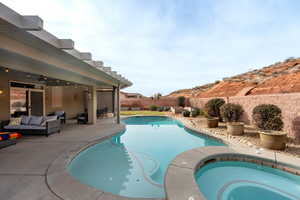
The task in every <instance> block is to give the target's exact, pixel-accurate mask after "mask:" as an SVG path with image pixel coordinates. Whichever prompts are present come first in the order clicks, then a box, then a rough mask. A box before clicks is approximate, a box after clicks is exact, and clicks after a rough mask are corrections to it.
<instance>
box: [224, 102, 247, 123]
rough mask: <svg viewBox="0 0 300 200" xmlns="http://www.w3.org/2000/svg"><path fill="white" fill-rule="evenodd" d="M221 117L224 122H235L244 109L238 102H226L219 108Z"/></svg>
mask: <svg viewBox="0 0 300 200" xmlns="http://www.w3.org/2000/svg"><path fill="white" fill-rule="evenodd" d="M220 113H221V117H222V119H223V120H225V121H226V122H237V121H239V120H240V118H241V116H242V115H243V113H244V109H243V107H242V106H241V105H239V104H234V103H226V104H224V105H222V106H221V108H220Z"/></svg>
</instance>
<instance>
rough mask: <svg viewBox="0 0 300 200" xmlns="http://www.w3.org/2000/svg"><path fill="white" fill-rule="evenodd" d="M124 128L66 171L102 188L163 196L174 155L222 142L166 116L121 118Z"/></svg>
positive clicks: (147, 195) (127, 193) (137, 195)
mask: <svg viewBox="0 0 300 200" xmlns="http://www.w3.org/2000/svg"><path fill="white" fill-rule="evenodd" d="M123 122H124V123H125V124H126V125H127V126H126V131H125V132H123V133H120V134H119V135H117V136H115V137H113V138H111V139H108V140H105V141H103V142H101V143H99V144H96V145H94V146H92V147H90V148H88V149H86V150H84V151H83V152H81V153H80V154H79V155H78V156H76V157H75V158H74V160H73V161H72V162H71V163H70V165H69V167H68V168H69V172H70V174H71V175H72V176H74V177H75V178H76V179H77V180H79V181H81V182H82V183H85V184H88V185H90V186H93V187H95V188H98V189H101V190H103V191H105V192H110V193H113V194H117V195H121V196H126V197H139V198H162V197H165V192H164V188H163V182H164V176H165V173H166V170H167V168H168V165H169V164H170V162H171V161H172V160H173V159H174V158H175V157H176V155H178V154H180V153H182V152H184V151H187V150H189V149H192V148H196V147H203V146H213V145H215V146H220V145H224V144H222V143H221V142H219V141H217V140H214V139H211V138H208V137H205V136H202V135H200V134H196V133H195V132H193V131H190V130H188V129H186V128H185V127H184V126H183V125H182V124H181V123H180V122H179V121H177V120H173V119H171V118H168V117H130V118H127V119H124V120H123Z"/></svg>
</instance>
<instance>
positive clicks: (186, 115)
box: [182, 110, 191, 117]
mask: <svg viewBox="0 0 300 200" xmlns="http://www.w3.org/2000/svg"><path fill="white" fill-rule="evenodd" d="M190 114H191V112H190V111H188V110H184V111H183V112H182V115H183V116H184V117H189V116H190Z"/></svg>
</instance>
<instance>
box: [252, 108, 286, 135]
mask: <svg viewBox="0 0 300 200" xmlns="http://www.w3.org/2000/svg"><path fill="white" fill-rule="evenodd" d="M252 118H253V120H254V124H255V125H256V126H257V127H258V128H260V129H263V130H274V131H280V130H282V128H283V121H282V117H281V110H280V108H278V107H277V106H275V105H272V104H261V105H258V106H256V107H255V108H254V109H253V111H252Z"/></svg>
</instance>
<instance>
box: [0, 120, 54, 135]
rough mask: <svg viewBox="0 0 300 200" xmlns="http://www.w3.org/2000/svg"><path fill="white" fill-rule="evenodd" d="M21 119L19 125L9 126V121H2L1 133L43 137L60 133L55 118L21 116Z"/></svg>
mask: <svg viewBox="0 0 300 200" xmlns="http://www.w3.org/2000/svg"><path fill="white" fill-rule="evenodd" d="M21 118H22V119H21V124H20V125H10V124H9V122H10V121H9V120H7V121H2V122H1V126H0V128H1V131H5V132H17V133H21V134H22V135H45V136H49V135H51V134H54V133H59V132H60V120H59V119H57V116H46V117H42V116H22V117H21Z"/></svg>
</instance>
